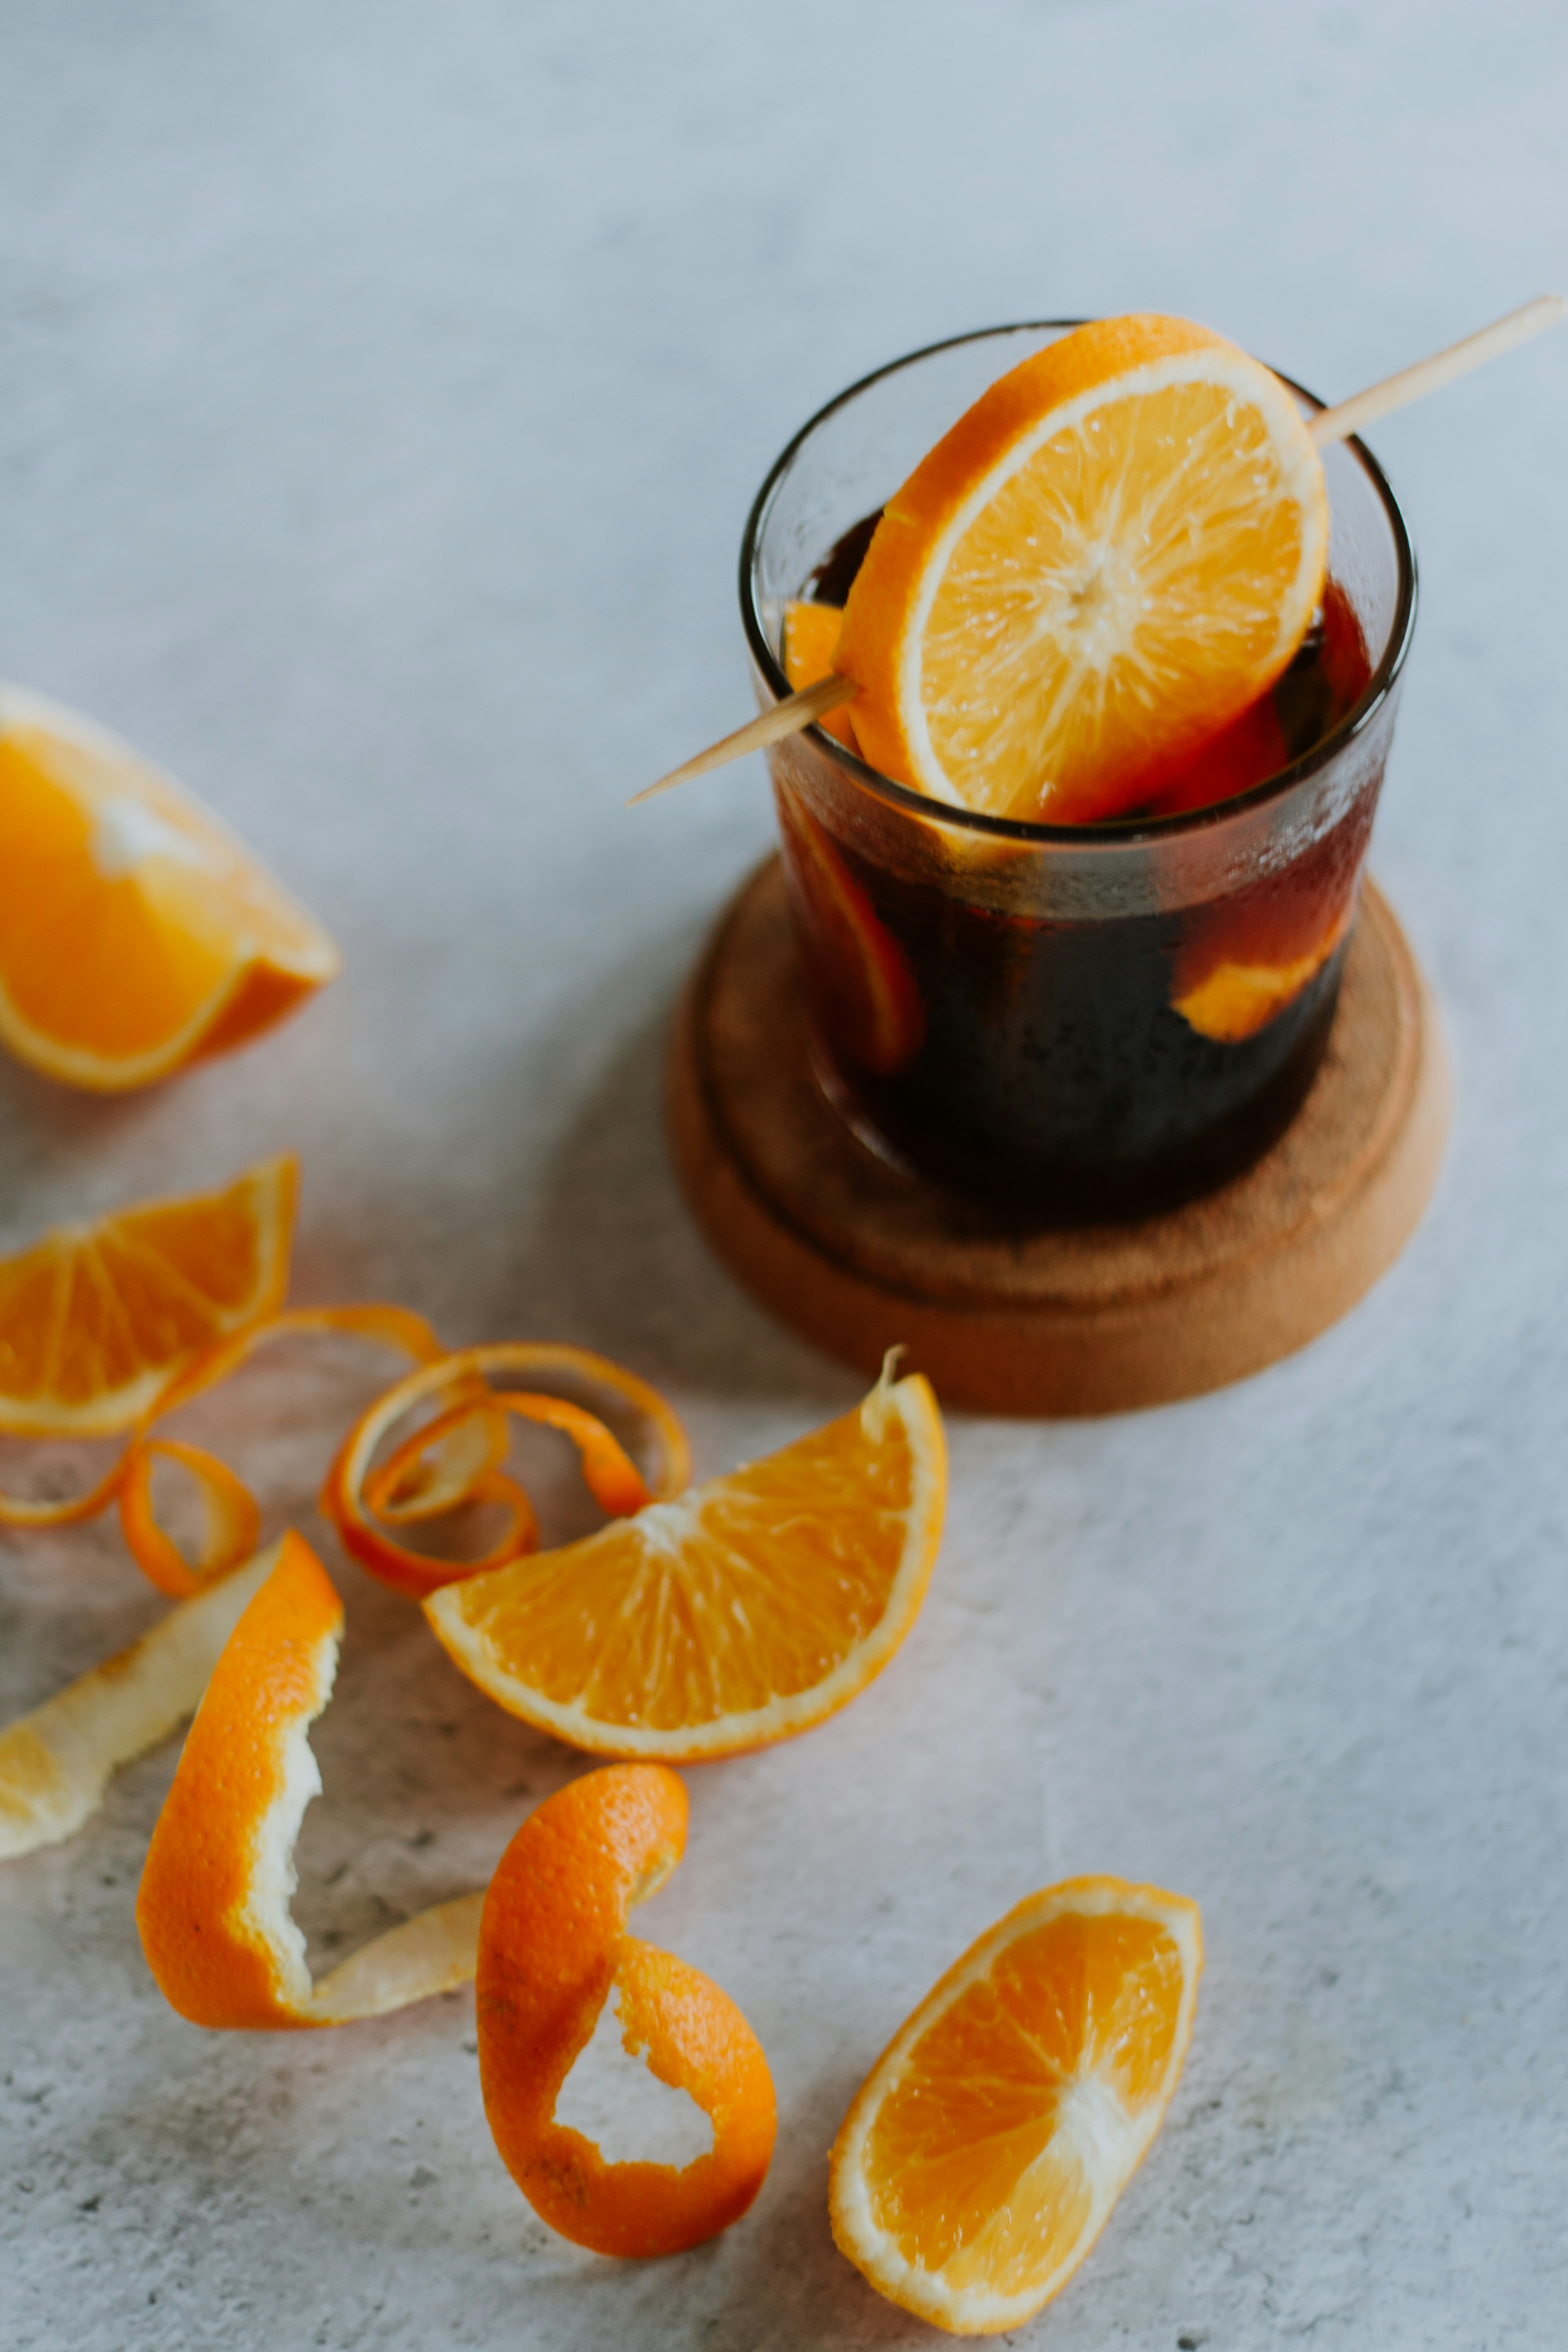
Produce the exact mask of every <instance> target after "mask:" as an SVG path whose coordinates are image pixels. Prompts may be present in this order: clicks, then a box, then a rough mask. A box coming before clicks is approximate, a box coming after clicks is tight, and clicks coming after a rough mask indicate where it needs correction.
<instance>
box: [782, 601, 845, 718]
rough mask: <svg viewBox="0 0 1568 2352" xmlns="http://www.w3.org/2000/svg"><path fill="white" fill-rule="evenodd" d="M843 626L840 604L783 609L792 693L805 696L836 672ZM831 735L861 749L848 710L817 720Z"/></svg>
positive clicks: (797, 603)
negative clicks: (839, 637) (839, 640)
mask: <svg viewBox="0 0 1568 2352" xmlns="http://www.w3.org/2000/svg"><path fill="white" fill-rule="evenodd" d="M843 626H844V613H843V608H842V607H841V606H840V605H837V604H807V603H804V602H802V601H800V600H798V599H797V600H796V601H795V603H794V604H786V605H785V607H784V646H783V648H782V650H783V653H784V676H785V677H787V678H788V680H789V683H790V691H791V692H792V693H793V694H801V693H804V691H805V688H807V687H808V686H815V685H816V683H817V681H818V679H819V678H824V677H829V676H830V675H831V673H832V669H833V656H834V654H835V652H836V651H837V646H838V633H839V631H840V630H841V629H842V628H843ZM816 723H817V725H818V726H819V727H823V728H826V730H827V732H828V734H829V735H837V738H838V740H839V741H840V742H841V743H845V744H847V746H848V748H849V749H850V751H856V752H858V751H859V749H860V746H859V743H858V740H856V735H855V722H854V720H853V719H851V718H850V716H849V713H848V711H847V709H844V710H830V711H829V712H828V713H827V715H826V718H824V719H818V720H817V722H816Z"/></svg>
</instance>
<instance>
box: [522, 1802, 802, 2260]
mask: <svg viewBox="0 0 1568 2352" xmlns="http://www.w3.org/2000/svg"><path fill="white" fill-rule="evenodd" d="M686 1822H687V1797H686V1791H685V1789H684V1788H683V1787H682V1786H681V1783H680V1782H679V1780H677V1778H676V1776H675V1774H674V1773H673V1772H670V1771H668V1770H667V1769H665V1768H664V1766H662V1765H658V1764H620V1765H610V1766H607V1767H605V1768H604V1769H601V1770H599V1771H596V1772H589V1773H587V1774H585V1775H584V1777H583V1779H581V1780H574V1781H573V1782H572V1783H571V1785H570V1786H569V1787H567V1788H565V1789H563V1790H560V1791H559V1792H558V1793H557V1794H556V1795H555V1796H553V1797H550V1798H548V1799H546V1801H545V1802H544V1803H543V1804H542V1805H541V1806H540V1807H539V1808H538V1810H537V1811H535V1812H534V1813H532V1814H531V1816H530V1818H529V1819H528V1820H527V1821H526V1822H524V1823H523V1825H522V1827H521V1830H519V1832H518V1833H517V1835H516V1836H515V1837H514V1838H513V1840H512V1842H511V1843H510V1846H509V1847H508V1848H507V1850H506V1853H504V1854H503V1856H502V1857H501V1861H500V1866H499V1867H498V1869H497V1871H496V1874H495V1876H494V1878H493V1879H492V1880H491V1881H490V1885H489V1893H488V1894H487V1895H486V1896H485V1905H484V1913H483V1916H482V1918H481V1921H480V1925H479V1979H478V1986H477V2010H476V2015H477V2019H478V2028H479V2080H480V2084H481V2086H482V2088H483V2092H484V2100H485V2114H486V2116H488V2118H489V2126H490V2130H491V2132H492V2133H493V2134H494V2136H495V2143H496V2147H497V2148H498V2149H499V2151H500V2157H501V2160H502V2162H503V2163H504V2164H505V2166H506V2168H507V2170H508V2171H509V2172H510V2174H511V2177H512V2179H514V2180H515V2181H516V2182H517V2185H518V2187H519V2188H520V2189H521V2191H522V2193H523V2195H524V2196H525V2197H526V2198H527V2199H528V2201H529V2203H530V2204H531V2206H532V2207H533V2209H534V2210H535V2212H537V2213H538V2214H539V2215H540V2217H541V2219H542V2220H543V2221H547V2222H548V2223H549V2224H550V2227H551V2228H552V2230H557V2231H560V2232H561V2234H562V2236H563V2237H565V2238H570V2239H572V2240H573V2241H574V2243H576V2244H577V2245H580V2246H588V2247H591V2248H592V2249H593V2250H594V2251H595V2252H596V2253H601V2254H618V2255H621V2256H624V2257H632V2258H637V2257H646V2256H648V2255H655V2254H675V2253H680V2252H684V2251H685V2249H686V2248H687V2247H689V2246H696V2245H700V2244H701V2242H703V2240H704V2239H706V2238H711V2237H714V2236H716V2235H717V2233H718V2232H719V2231H721V2230H725V2229H728V2228H729V2226H730V2224H731V2222H733V2221H739V2220H740V2218H741V2216H742V2213H744V2212H745V2210H747V2208H748V2206H750V2204H751V2203H752V2200H753V2199H754V2198H755V2196H756V2194H757V2191H758V2190H759V2189H761V2187H762V2185H763V2179H764V2178H765V2177H766V2174H767V2169H768V2165H769V2162H770V2160H771V2158H772V2156H773V2135H774V2130H775V2127H776V2121H777V2117H776V2110H775V2104H774V2098H773V2076H772V2074H770V2072H769V2070H768V2062H767V2059H766V2058H765V2057H764V2055H763V2049H762V2045H761V2043H760V2042H758V2040H757V2038H756V2035H755V2034H754V2033H753V2032H752V2029H751V2027H750V2026H749V2025H748V2024H747V2022H746V2020H745V2019H744V2017H742V2014H741V2011H739V2010H738V2009H737V2008H736V2006H735V2004H734V2002H733V2001H732V2000H731V1999H730V1997H729V1995H728V1994H727V1993H725V1992H722V1991H721V1990H720V1988H719V1987H718V1986H717V1985H716V1984H714V1983H713V1982H712V1981H711V1980H710V1979H709V1978H707V1977H705V1976H703V1975H702V1974H701V1973H700V1970H698V1969H694V1968H691V1967H689V1965H688V1964H687V1963H686V1962H685V1961H684V1960H680V1959H678V1958H675V1957H674V1955H673V1954H671V1953H668V1952H661V1951H658V1950H656V1949H655V1948H653V1947H652V1946H651V1945H649V1944H645V1943H642V1942H640V1941H639V1940H638V1939H637V1937H633V1936H628V1935H627V1934H626V1915H627V1913H628V1911H629V1910H630V1909H631V1908H632V1906H634V1905H635V1904H637V1903H640V1902H643V1901H644V1900H646V1898H647V1896H648V1895H652V1894H653V1893H654V1892H655V1890H656V1889H657V1888H658V1887H659V1886H660V1885H663V1883H664V1881H665V1880H666V1879H667V1878H668V1876H669V1874H670V1873H671V1871H673V1870H674V1868H675V1866H676V1864H678V1863H679V1860H680V1857H681V1854H682V1852H683V1851H684V1849H685V1844H686ZM612 1992H613V1993H615V1994H616V1996H617V1998H618V2002H619V2014H620V2020H621V2026H622V2038H623V2041H624V2042H625V2045H626V2049H627V2050H628V2051H629V2052H631V2053H633V2054H634V2055H638V2054H641V2055H645V2056H646V2059H647V2065H648V2067H649V2069H650V2071H651V2072H652V2073H653V2074H655V2075H656V2076H657V2077H658V2080H659V2081H660V2082H661V2083H666V2084H670V2085H672V2086H673V2087H675V2088H677V2089H679V2090H683V2091H686V2092H688V2093H689V2095H690V2096H691V2097H692V2098H693V2099H694V2100H695V2101H696V2103H697V2105H699V2106H700V2108H701V2109H702V2110H703V2112H704V2114H705V2115H707V2116H708V2117H709V2118H710V2122H711V2124H712V2126H713V2145H712V2147H711V2148H710V2151H709V2152H708V2153H707V2154H706V2155H705V2156H701V2157H699V2158H696V2159H695V2161H693V2162H692V2163H690V2164H688V2165H685V2166H683V2167H679V2168H678V2167H676V2166H675V2165H671V2164H652V2163H636V2162H634V2163H621V2164H615V2163H607V2162H606V2161H605V2158H604V2157H603V2156H602V2155H601V2154H600V2152H599V2150H598V2148H597V2147H595V2144H594V2142H593V2141H592V2140H591V2139H589V2138H587V2137H585V2135H584V2134H583V2133H582V2132H579V2131H574V2129H573V2128H572V2127H571V2126H569V2125H565V2124H562V2123H558V2122H557V2121H556V2120H555V2105H556V2100H557V2098H558V2096H559V2095H560V2092H561V2089H562V2086H563V2084H564V2083H565V2080H566V2077H567V2075H568V2074H570V2073H571V2070H572V2067H573V2065H574V2063H575V2061H576V2059H577V2057H578V2055H579V2053H581V2052H582V2051H583V2050H584V2049H585V2048H586V2046H587V2044H588V2042H589V2041H590V2039H591V2038H592V2035H593V2032H594V2028H595V2024H596V2023H597V2021H598V2019H599V2016H600V2013H601V2011H603V2009H604V2007H605V2002H606V2000H609V1999H610V1997H611V1994H612Z"/></svg>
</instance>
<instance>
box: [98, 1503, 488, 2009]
mask: <svg viewBox="0 0 1568 2352" xmlns="http://www.w3.org/2000/svg"><path fill="white" fill-rule="evenodd" d="M268 1558H269V1559H270V1560H271V1561H272V1563H273V1564H272V1565H271V1570H270V1573H269V1574H268V1577H267V1580H266V1581H265V1583H263V1584H262V1585H261V1587H260V1589H259V1591H258V1592H257V1593H256V1595H255V1598H254V1599H253V1600H252V1601H250V1602H249V1603H248V1605H247V1608H246V1610H245V1612H244V1614H243V1615H242V1616H241V1617H240V1619H239V1622H238V1623H237V1625H236V1627H235V1629H234V1632H233V1633H232V1634H231V1635H230V1636H229V1639H228V1641H227V1643H226V1644H225V1647H224V1650H223V1652H222V1654H221V1655H220V1657H219V1658H218V1661H217V1664H216V1666H215V1667H214V1668H213V1670H212V1677H211V1680H210V1681H209V1682H208V1684H207V1687H206V1693H205V1696H204V1697H203V1699H202V1703H201V1705H200V1706H199V1707H198V1708H197V1710H196V1717H195V1722H194V1723H193V1724H192V1726H191V1728H190V1733H189V1736H188V1737H187V1738H186V1741H185V1746H184V1753H183V1754H182V1756H181V1758H180V1762H179V1769H177V1770H176V1772H175V1774H174V1784H173V1786H172V1787H171V1789H170V1790H169V1794H168V1796H167V1798H166V1799H165V1801H164V1804H163V1811H162V1812H161V1813H160V1814H159V1816H158V1822H157V1826H156V1828H155V1829H154V1830H153V1841H152V1843H151V1845H150V1846H149V1847H148V1849H147V1862H146V1866H145V1868H144V1869H143V1871H142V1885H141V1890H140V1892H139V1893H138V1895H137V1898H136V1925H137V1927H138V1929H139V1930H140V1933H141V1937H142V1950H143V1951H144V1952H145V1954H146V1956H147V1964H148V1966H149V1967H150V1968H151V1969H152V1971H153V1976H154V1977H155V1978H156V1979H157V1980H158V1984H159V1987H160V1989H161V1990H162V1991H163V1996H164V1998H165V2000H168V2001H169V2003H170V2004H171V2006H172V2007H173V2008H174V2009H177V2010H178V2011H179V2012H180V2015H181V2016H182V2017H186V2018H189V2019H190V2021H191V2022H192V2023H193V2024H195V2025H207V2026H219V2027H238V2028H250V2029H258V2028H272V2027H281V2026H300V2025H341V2024H344V2023H346V2022H347V2021H349V2020H350V2019H352V2018H358V2017H372V2016H376V2015H378V2014H380V2013H381V2012H382V2011H384V2010H388V2009H398V2008H401V2007H403V2005H404V2004H405V2002H407V2001H410V2000H424V1999H426V1997H427V1996H428V1995H429V1994H431V1993H435V1992H445V1991H447V1990H450V1989H451V1987H452V1986H453V1985H457V1984H461V1983H463V1982H465V1981H466V1980H467V1979H468V1977H471V1976H472V1974H473V1971H474V1961H475V1954H476V1951H477V1948H478V1936H479V1910H480V1904H481V1897H479V1895H462V1896H459V1897H458V1899H457V1900H456V1901H455V1902H452V1903H444V1904H438V1905H437V1906H434V1908H433V1909H431V1910H429V1911H426V1912H422V1913H421V1914H420V1915H419V1916H417V1917H416V1918H414V1919H410V1920H407V1921H405V1923H404V1925H403V1926H402V1927H395V1928H392V1929H390V1930H389V1931H388V1932H387V1934H386V1935H384V1936H381V1937H376V1939H375V1940H374V1943H372V1944H370V1945H368V1946H366V1948H364V1949H363V1951H359V1952H356V1953H354V1954H353V1956H352V1957H351V1958H349V1959H347V1960H345V1961H343V1962H342V1965H341V1966H340V1967H339V1968H336V1969H333V1970H332V1971H331V1974H330V1975H328V1976H326V1977H324V1978H323V1979H321V1983H320V1984H317V1985H312V1983H311V1981H310V1968H309V1966H308V1964H307V1961H306V1958H305V1939H304V1937H303V1936H302V1935H301V1934H300V1930H299V1928H298V1927H296V1926H295V1924H294V1921H293V1918H292V1917H291V1916H290V1914H289V1897H290V1895H292V1893H293V1891H294V1883H295V1882H294V1860H293V1856H294V1841H295V1839H296V1838H297V1837H298V1835H299V1833H300V1822H301V1821H302V1820H303V1818H304V1812H305V1808H306V1806H307V1805H308V1804H309V1803H310V1799H311V1798H312V1797H314V1796H318V1795H319V1794H320V1793H321V1774H320V1772H319V1771H318V1770H317V1769H316V1759H315V1758H314V1757H313V1756H312V1755H311V1753H310V1736H309V1735H310V1725H311V1724H312V1723H313V1722H314V1720H315V1718H316V1717H317V1716H318V1715H320V1713H321V1709H322V1708H323V1707H324V1706H326V1704H327V1701H328V1699H329V1698H330V1697H331V1688H332V1680H333V1676H334V1675H335V1674H336V1672H337V1659H338V1643H339V1642H340V1640H341V1638H342V1622H343V1612H342V1603H341V1601H339V1599H338V1596H337V1594H336V1592H335V1591H333V1589H332V1585H331V1580H329V1578H328V1576H327V1574H326V1571H325V1570H324V1569H323V1568H322V1567H321V1562H320V1561H319V1560H318V1559H317V1558H316V1556H315V1554H314V1552H312V1551H311V1549H310V1546H309V1545H308V1544H307V1543H305V1542H304V1541H302V1539H301V1538H300V1537H299V1536H297V1535H293V1534H289V1535H286V1536H285V1537H284V1538H283V1539H282V1541H281V1543H280V1544H279V1546H278V1547H277V1549H276V1551H275V1553H273V1554H271V1555H268ZM217 1590H218V1591H222V1590H223V1587H222V1586H221V1585H220V1586H219V1587H218V1588H217Z"/></svg>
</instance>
